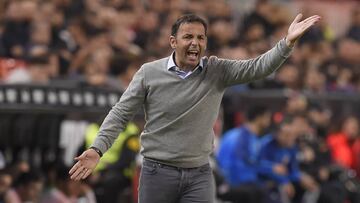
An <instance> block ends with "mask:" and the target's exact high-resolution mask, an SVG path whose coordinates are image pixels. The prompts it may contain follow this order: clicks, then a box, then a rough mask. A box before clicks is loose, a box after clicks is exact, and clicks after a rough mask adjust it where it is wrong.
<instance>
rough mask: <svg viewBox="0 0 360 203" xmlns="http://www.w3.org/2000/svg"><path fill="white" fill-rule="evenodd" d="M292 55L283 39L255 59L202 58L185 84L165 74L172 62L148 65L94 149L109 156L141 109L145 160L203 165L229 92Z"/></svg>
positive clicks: (103, 127)
mask: <svg viewBox="0 0 360 203" xmlns="http://www.w3.org/2000/svg"><path fill="white" fill-rule="evenodd" d="M290 52H291V48H289V47H288V46H287V45H286V42H285V40H284V39H282V40H280V41H279V42H278V43H277V44H276V45H275V46H274V47H273V48H272V49H271V50H269V51H267V52H266V53H264V54H262V55H260V56H258V57H257V58H254V59H249V60H229V59H222V58H218V57H216V56H211V57H203V58H202V60H203V64H204V67H203V68H202V69H198V70H197V71H195V72H194V73H192V74H191V75H189V76H188V77H186V78H185V79H182V78H180V77H179V76H178V75H176V73H174V72H173V71H169V70H168V69H167V63H168V60H169V57H166V58H162V59H159V60H156V61H153V62H150V63H145V64H144V65H142V66H141V68H140V69H139V70H138V71H137V72H136V74H135V75H134V77H133V79H132V81H131V83H130V85H129V86H128V88H127V89H126V90H125V92H124V93H123V95H122V96H121V98H120V100H119V102H118V103H117V104H116V105H114V106H113V108H112V109H111V110H110V112H109V113H108V115H107V116H106V118H105V119H104V121H103V123H102V125H101V127H100V131H99V133H98V136H97V138H96V140H95V142H94V143H93V145H92V146H94V147H96V148H98V149H100V151H101V152H103V153H105V152H106V151H107V149H108V148H110V147H111V145H112V143H113V142H114V140H115V139H116V138H117V136H118V135H119V133H120V132H121V131H123V130H124V128H125V127H126V124H127V123H128V122H129V121H130V120H131V119H132V118H133V116H134V114H135V113H136V112H137V111H138V110H139V109H140V108H141V107H142V108H143V110H144V113H145V126H144V130H143V132H142V133H141V135H140V142H141V150H140V152H141V154H142V155H143V156H144V157H146V158H148V159H152V160H156V161H158V162H160V163H164V164H168V165H172V166H177V167H183V168H193V167H198V166H201V165H204V164H206V163H208V162H209V155H210V154H211V152H212V150H213V140H214V131H213V125H214V122H215V120H216V118H217V115H218V111H219V107H220V103H221V100H222V97H223V94H224V92H225V89H226V88H227V87H229V86H231V85H236V84H242V83H247V82H250V81H254V80H258V79H262V78H264V77H266V76H267V75H269V74H271V73H272V72H274V71H275V70H276V69H278V68H279V67H280V66H281V64H282V63H283V62H284V61H285V60H286V59H287V58H288V56H289V55H290Z"/></svg>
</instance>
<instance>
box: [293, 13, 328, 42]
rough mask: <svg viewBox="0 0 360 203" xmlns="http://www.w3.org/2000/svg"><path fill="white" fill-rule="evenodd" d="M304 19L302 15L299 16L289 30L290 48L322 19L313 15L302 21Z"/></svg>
mask: <svg viewBox="0 0 360 203" xmlns="http://www.w3.org/2000/svg"><path fill="white" fill-rule="evenodd" d="M302 17H303V15H302V14H298V15H297V16H296V17H295V19H294V21H293V22H292V23H291V25H290V27H289V29H288V34H287V36H286V40H287V44H288V45H289V46H293V45H294V44H295V42H296V40H298V39H299V38H300V37H301V36H302V35H303V34H304V33H305V32H306V31H307V30H308V29H309V28H310V27H311V26H313V25H314V24H315V23H316V22H318V21H319V20H320V18H321V17H320V16H318V15H313V16H311V17H308V18H306V19H305V20H303V21H300V20H301V18H302Z"/></svg>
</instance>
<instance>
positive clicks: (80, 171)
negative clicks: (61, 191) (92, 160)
mask: <svg viewBox="0 0 360 203" xmlns="http://www.w3.org/2000/svg"><path fill="white" fill-rule="evenodd" d="M84 172H85V169H84V168H83V169H82V170H79V172H78V173H77V174H74V175H73V178H72V179H73V180H76V181H78V180H80V179H81V177H82V176H83V175H84Z"/></svg>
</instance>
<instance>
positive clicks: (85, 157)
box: [69, 149, 100, 180]
mask: <svg viewBox="0 0 360 203" xmlns="http://www.w3.org/2000/svg"><path fill="white" fill-rule="evenodd" d="M75 160H77V162H76V164H75V165H74V166H73V167H72V168H71V169H70V171H69V174H70V178H71V179H73V180H80V179H85V178H86V177H88V176H89V175H90V174H91V173H92V172H93V170H94V169H95V167H96V165H97V164H98V163H99V160H100V156H99V154H98V153H97V152H96V151H95V150H94V149H88V150H86V151H84V152H83V153H82V154H81V155H80V156H78V157H75Z"/></svg>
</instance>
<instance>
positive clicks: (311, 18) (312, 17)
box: [302, 15, 320, 23]
mask: <svg viewBox="0 0 360 203" xmlns="http://www.w3.org/2000/svg"><path fill="white" fill-rule="evenodd" d="M319 19H320V16H318V15H314V16H311V17H308V18H306V19H305V20H303V21H302V22H303V23H307V22H309V21H312V20H319Z"/></svg>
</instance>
